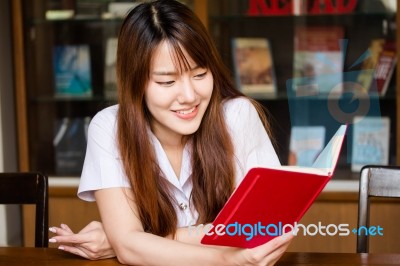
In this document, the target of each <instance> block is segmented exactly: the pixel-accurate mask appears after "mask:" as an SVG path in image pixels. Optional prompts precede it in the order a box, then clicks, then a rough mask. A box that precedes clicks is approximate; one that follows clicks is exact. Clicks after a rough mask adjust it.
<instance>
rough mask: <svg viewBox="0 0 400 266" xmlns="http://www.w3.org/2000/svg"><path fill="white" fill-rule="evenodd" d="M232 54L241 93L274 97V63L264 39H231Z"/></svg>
mask: <svg viewBox="0 0 400 266" xmlns="http://www.w3.org/2000/svg"><path fill="white" fill-rule="evenodd" d="M232 53H233V55H232V56H233V60H234V62H233V63H234V71H235V78H236V84H237V86H238V88H239V89H240V90H241V91H242V92H243V93H245V94H248V95H250V96H274V95H276V91H277V89H276V79H275V71H274V63H273V58H272V52H271V47H270V44H269V41H268V40H267V39H266V38H233V39H232Z"/></svg>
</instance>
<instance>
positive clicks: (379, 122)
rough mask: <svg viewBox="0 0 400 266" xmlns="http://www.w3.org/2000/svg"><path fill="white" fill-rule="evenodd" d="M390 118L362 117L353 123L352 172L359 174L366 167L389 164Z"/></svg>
mask: <svg viewBox="0 0 400 266" xmlns="http://www.w3.org/2000/svg"><path fill="white" fill-rule="evenodd" d="M389 138H390V118H389V117H360V116H356V117H355V118H354V122H353V139H352V152H351V170H352V171H353V172H359V171H360V170H361V168H362V167H363V166H364V165H367V164H379V165H387V164H388V163H389Z"/></svg>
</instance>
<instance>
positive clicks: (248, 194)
mask: <svg viewBox="0 0 400 266" xmlns="http://www.w3.org/2000/svg"><path fill="white" fill-rule="evenodd" d="M346 128H347V126H346V125H343V126H341V127H340V128H339V130H338V131H337V132H336V134H335V135H334V136H333V137H332V139H331V140H330V142H329V143H328V145H327V146H326V147H325V149H324V150H323V151H322V152H321V154H320V155H319V156H318V158H317V159H316V161H315V163H314V164H313V167H311V168H307V167H298V166H297V167H296V166H282V167H280V168H253V169H251V170H250V171H249V172H248V173H247V175H246V176H245V177H244V179H243V181H242V182H241V183H240V185H239V186H238V187H237V188H236V190H235V191H234V193H233V194H232V196H231V197H230V198H229V200H228V201H227V203H226V204H225V206H224V207H223V208H222V210H221V211H220V213H219V214H218V216H217V217H216V219H215V221H214V222H213V223H212V225H209V226H207V227H206V228H207V230H208V229H210V230H209V231H208V233H207V234H206V235H205V236H204V237H203V239H202V240H201V243H202V244H209V245H222V246H232V247H241V248H252V247H256V246H259V245H261V244H264V243H266V242H268V241H269V240H271V239H273V238H275V237H276V236H278V235H281V234H282V233H284V232H285V231H290V230H287V228H289V229H290V226H293V225H295V224H296V223H298V222H299V221H300V219H301V218H302V217H303V215H304V213H305V212H306V211H307V210H308V209H309V207H310V206H311V205H312V203H313V202H314V201H315V199H316V198H317V196H318V195H319V194H320V192H321V191H322V190H323V188H324V187H325V185H326V184H327V183H328V182H329V180H330V179H331V177H332V175H333V172H334V169H335V167H336V163H337V160H338V157H339V153H340V150H341V147H342V144H343V140H344V137H345V132H346ZM305 226H307V225H305ZM285 227H286V230H285ZM202 229H204V228H202V225H199V226H197V227H195V226H191V227H189V230H191V231H190V233H199V232H198V231H195V230H202ZM300 230H301V229H300ZM311 231H312V232H313V233H314V231H315V229H313V230H311ZM300 233H302V232H300ZM300 233H299V234H300Z"/></svg>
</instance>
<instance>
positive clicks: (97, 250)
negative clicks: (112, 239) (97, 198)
mask: <svg viewBox="0 0 400 266" xmlns="http://www.w3.org/2000/svg"><path fill="white" fill-rule="evenodd" d="M49 230H50V232H52V233H55V234H56V236H54V237H52V238H50V239H49V242H50V243H59V244H60V246H59V247H58V248H59V249H62V250H65V251H67V252H69V253H72V254H75V255H78V256H81V257H83V258H86V259H90V260H100V259H106V258H112V257H115V252H114V250H113V248H112V247H111V245H110V243H109V242H108V239H107V236H106V234H105V232H104V229H103V225H102V223H100V222H96V221H93V222H91V223H89V224H88V225H87V226H85V227H84V228H83V229H82V230H81V231H80V232H79V233H77V234H74V232H73V231H72V230H71V229H70V228H69V227H68V226H67V225H65V224H61V227H50V228H49Z"/></svg>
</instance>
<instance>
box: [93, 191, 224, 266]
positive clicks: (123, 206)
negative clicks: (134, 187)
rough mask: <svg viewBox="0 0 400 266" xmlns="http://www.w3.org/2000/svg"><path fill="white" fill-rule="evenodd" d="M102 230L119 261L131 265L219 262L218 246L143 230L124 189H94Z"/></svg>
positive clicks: (220, 257)
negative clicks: (208, 245) (193, 243)
mask: <svg viewBox="0 0 400 266" xmlns="http://www.w3.org/2000/svg"><path fill="white" fill-rule="evenodd" d="M95 197H96V201H97V205H98V207H99V211H100V216H101V219H102V221H103V227H104V231H105V232H106V235H107V236H108V240H109V242H110V244H111V246H112V247H113V249H114V251H115V254H116V256H117V258H118V260H119V261H120V262H121V263H124V264H134V265H166V263H167V264H168V263H169V264H171V265H182V264H187V263H198V262H202V265H204V264H211V263H212V262H214V263H218V264H221V263H222V254H221V252H219V250H218V249H215V248H211V247H200V246H197V245H191V244H186V243H182V242H179V241H173V240H171V239H167V238H162V237H159V236H156V235H153V234H149V233H146V232H144V230H143V227H142V224H141V222H140V220H139V218H138V215H137V209H136V205H135V204H134V203H133V201H132V200H128V199H133V195H132V191H131V190H129V189H124V188H110V189H102V190H98V191H96V192H95Z"/></svg>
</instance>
